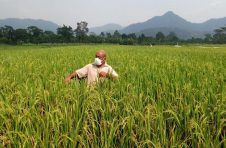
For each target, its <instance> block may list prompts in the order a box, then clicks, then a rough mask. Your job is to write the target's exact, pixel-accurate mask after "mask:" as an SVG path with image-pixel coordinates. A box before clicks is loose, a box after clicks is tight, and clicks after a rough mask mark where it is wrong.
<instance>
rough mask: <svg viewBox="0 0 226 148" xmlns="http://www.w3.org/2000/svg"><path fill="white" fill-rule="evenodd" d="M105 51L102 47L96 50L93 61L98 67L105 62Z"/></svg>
mask: <svg viewBox="0 0 226 148" xmlns="http://www.w3.org/2000/svg"><path fill="white" fill-rule="evenodd" d="M106 57H107V55H106V52H105V51H104V50H103V49H102V50H99V51H97V52H96V58H95V63H96V65H97V66H98V67H100V66H102V65H104V64H105V62H106Z"/></svg>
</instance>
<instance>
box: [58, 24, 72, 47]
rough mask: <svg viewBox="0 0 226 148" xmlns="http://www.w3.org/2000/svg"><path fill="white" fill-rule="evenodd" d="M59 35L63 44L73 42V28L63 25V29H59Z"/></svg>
mask: <svg viewBox="0 0 226 148" xmlns="http://www.w3.org/2000/svg"><path fill="white" fill-rule="evenodd" d="M57 34H58V35H59V36H60V38H61V40H62V42H66V43H68V42H71V41H72V39H73V35H74V32H73V30H72V27H71V26H69V27H67V26H65V25H63V27H59V28H57Z"/></svg>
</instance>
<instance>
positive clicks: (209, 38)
mask: <svg viewBox="0 0 226 148" xmlns="http://www.w3.org/2000/svg"><path fill="white" fill-rule="evenodd" d="M212 40H213V38H212V35H211V34H210V33H207V34H205V38H204V42H205V43H211V42H212Z"/></svg>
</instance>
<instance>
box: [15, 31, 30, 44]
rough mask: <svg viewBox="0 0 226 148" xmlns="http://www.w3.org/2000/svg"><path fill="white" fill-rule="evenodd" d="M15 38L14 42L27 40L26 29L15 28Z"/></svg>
mask: <svg viewBox="0 0 226 148" xmlns="http://www.w3.org/2000/svg"><path fill="white" fill-rule="evenodd" d="M15 39H16V42H19V43H22V42H28V40H29V34H28V33H27V30H26V29H20V28H19V29H16V30H15Z"/></svg>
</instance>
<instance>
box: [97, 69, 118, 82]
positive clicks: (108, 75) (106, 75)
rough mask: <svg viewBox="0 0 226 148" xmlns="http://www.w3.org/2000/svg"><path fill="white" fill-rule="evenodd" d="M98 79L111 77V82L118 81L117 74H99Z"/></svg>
mask: <svg viewBox="0 0 226 148" xmlns="http://www.w3.org/2000/svg"><path fill="white" fill-rule="evenodd" d="M99 77H104V78H106V77H111V78H112V80H117V79H118V74H117V73H116V74H115V73H114V74H108V73H106V72H103V71H102V72H100V73H99Z"/></svg>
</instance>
